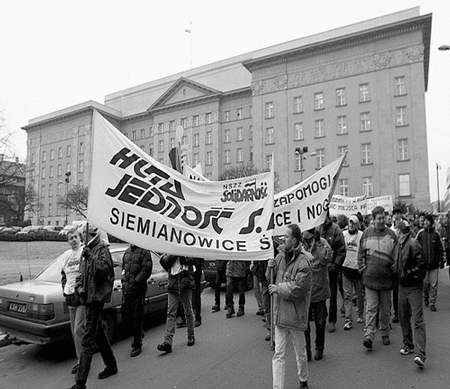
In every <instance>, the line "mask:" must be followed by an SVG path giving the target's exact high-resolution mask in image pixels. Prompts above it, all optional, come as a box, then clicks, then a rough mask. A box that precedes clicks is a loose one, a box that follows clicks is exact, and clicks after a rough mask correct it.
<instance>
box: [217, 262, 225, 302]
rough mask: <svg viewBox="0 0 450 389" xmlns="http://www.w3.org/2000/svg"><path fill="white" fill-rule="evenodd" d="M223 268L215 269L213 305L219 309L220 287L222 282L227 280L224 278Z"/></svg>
mask: <svg viewBox="0 0 450 389" xmlns="http://www.w3.org/2000/svg"><path fill="white" fill-rule="evenodd" d="M225 271H226V269H225V267H224V268H223V269H217V270H216V284H215V287H214V303H215V305H217V306H218V307H220V285H222V282H226V281H227V278H226V276H225Z"/></svg>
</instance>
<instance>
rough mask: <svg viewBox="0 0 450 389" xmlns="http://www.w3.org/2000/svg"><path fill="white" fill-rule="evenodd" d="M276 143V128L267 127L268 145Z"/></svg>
mask: <svg viewBox="0 0 450 389" xmlns="http://www.w3.org/2000/svg"><path fill="white" fill-rule="evenodd" d="M273 143H275V140H274V129H273V127H267V128H266V145H271V144H273Z"/></svg>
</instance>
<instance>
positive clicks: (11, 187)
mask: <svg viewBox="0 0 450 389" xmlns="http://www.w3.org/2000/svg"><path fill="white" fill-rule="evenodd" d="M25 206H26V204H25V165H24V164H23V163H20V162H19V159H18V158H16V159H15V160H14V161H9V160H6V159H5V157H4V155H3V154H0V226H4V225H8V226H16V225H18V224H22V222H23V217H24V211H25Z"/></svg>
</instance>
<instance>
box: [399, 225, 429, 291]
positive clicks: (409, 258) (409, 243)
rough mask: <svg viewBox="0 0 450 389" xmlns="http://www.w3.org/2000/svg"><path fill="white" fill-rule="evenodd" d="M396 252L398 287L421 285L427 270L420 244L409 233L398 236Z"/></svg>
mask: <svg viewBox="0 0 450 389" xmlns="http://www.w3.org/2000/svg"><path fill="white" fill-rule="evenodd" d="M397 251H398V253H397V260H396V273H397V276H398V280H399V283H400V285H402V286H417V285H422V283H423V279H424V278H425V273H426V271H427V269H426V263H425V259H424V257H423V252H422V247H421V246H420V243H419V242H418V241H417V240H416V239H414V238H413V237H412V236H411V233H408V234H407V235H400V238H399V243H398V250H397Z"/></svg>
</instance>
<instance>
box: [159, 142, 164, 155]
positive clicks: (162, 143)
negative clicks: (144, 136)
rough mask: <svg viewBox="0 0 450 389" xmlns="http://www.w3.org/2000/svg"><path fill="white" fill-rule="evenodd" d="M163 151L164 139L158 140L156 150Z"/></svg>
mask: <svg viewBox="0 0 450 389" xmlns="http://www.w3.org/2000/svg"><path fill="white" fill-rule="evenodd" d="M163 151H164V141H163V140H160V141H159V143H158V152H159V153H162V152H163Z"/></svg>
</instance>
